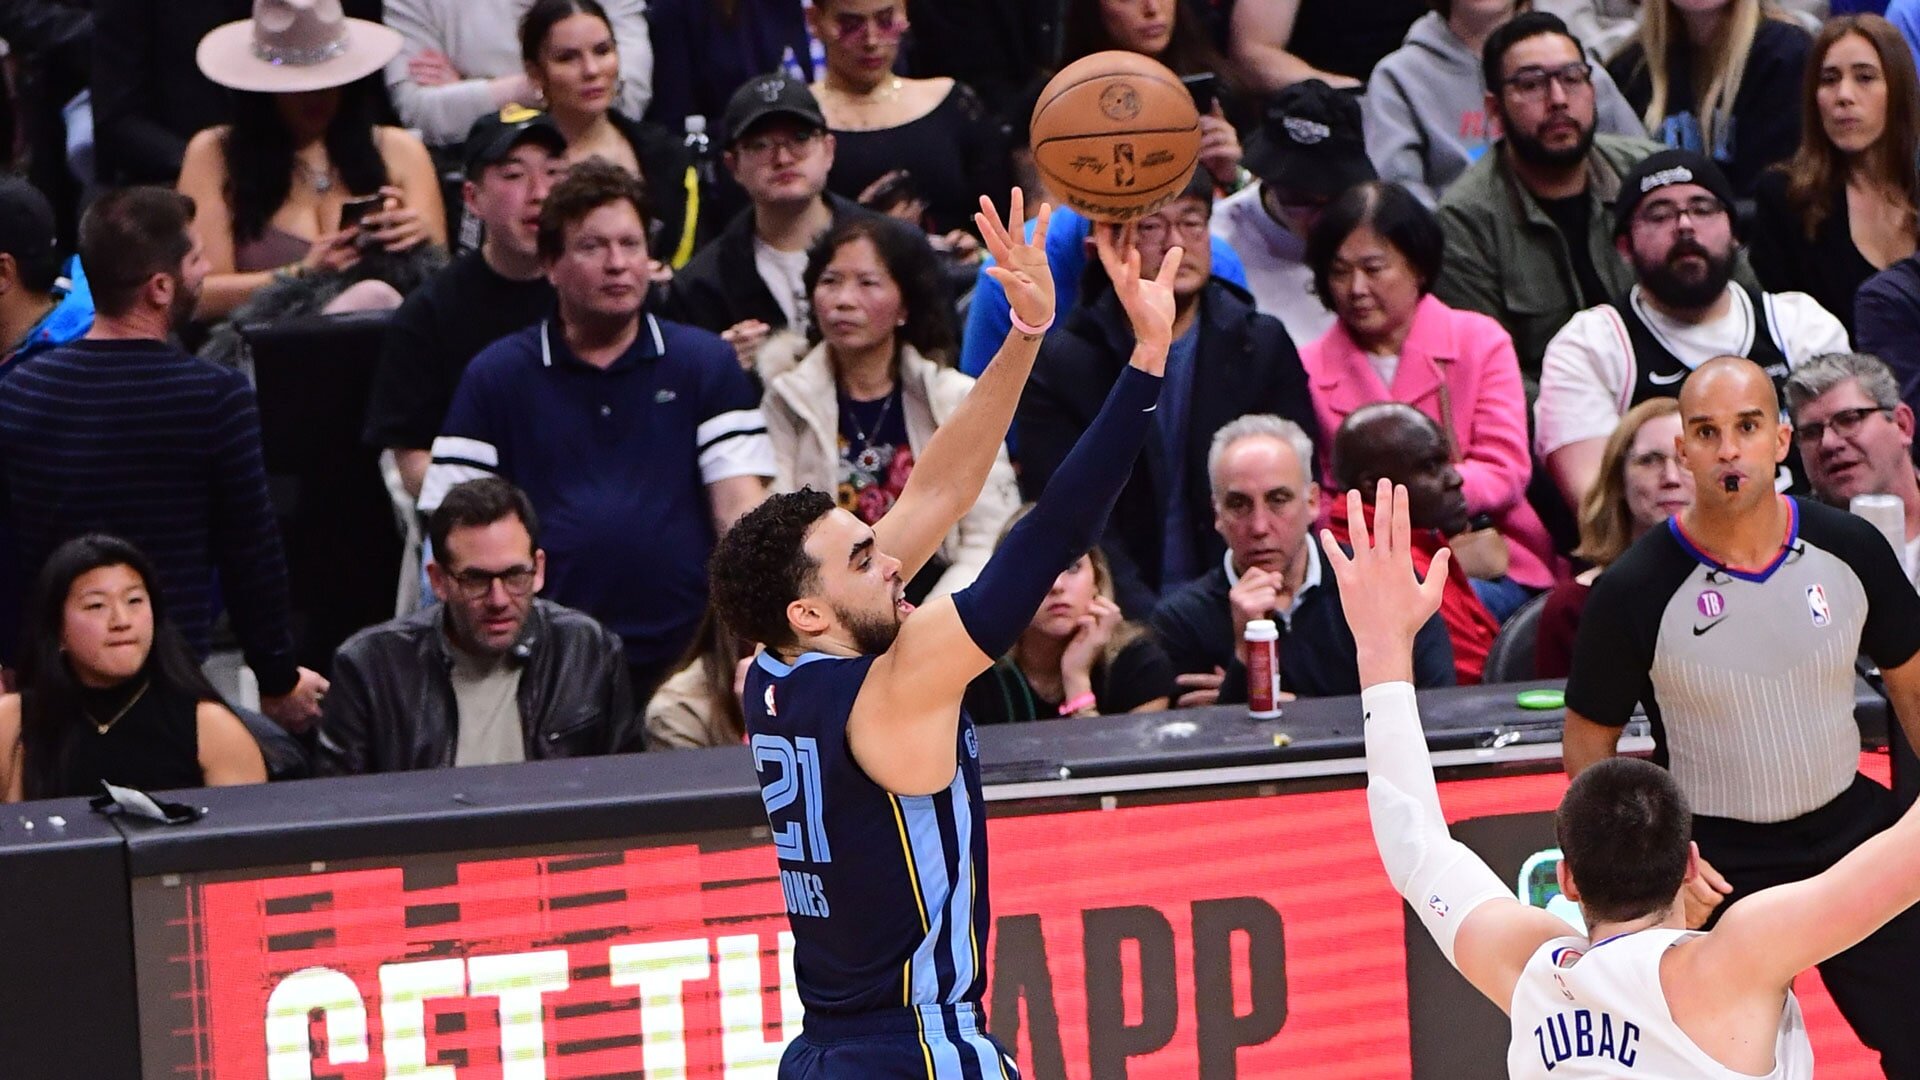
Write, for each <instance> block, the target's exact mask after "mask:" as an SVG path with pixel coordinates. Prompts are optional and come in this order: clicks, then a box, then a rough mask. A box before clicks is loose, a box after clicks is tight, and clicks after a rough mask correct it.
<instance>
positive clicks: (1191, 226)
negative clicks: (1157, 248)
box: [1134, 214, 1207, 244]
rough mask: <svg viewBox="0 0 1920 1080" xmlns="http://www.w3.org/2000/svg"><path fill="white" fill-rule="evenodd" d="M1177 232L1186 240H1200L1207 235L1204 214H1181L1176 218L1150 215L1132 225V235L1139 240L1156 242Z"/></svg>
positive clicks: (1149, 242)
mask: <svg viewBox="0 0 1920 1080" xmlns="http://www.w3.org/2000/svg"><path fill="white" fill-rule="evenodd" d="M1175 234H1178V235H1179V236H1182V237H1184V238H1186V239H1188V240H1201V239H1204V238H1205V237H1206V235H1207V218H1206V216H1205V215H1204V214H1183V215H1181V216H1180V217H1178V218H1171V219H1169V218H1163V217H1150V218H1147V219H1146V220H1145V221H1142V222H1141V223H1140V224H1138V225H1136V226H1134V235H1135V236H1137V237H1139V238H1140V240H1141V242H1143V243H1148V244H1158V243H1160V242H1161V241H1163V240H1166V239H1167V238H1168V237H1169V236H1171V235H1175Z"/></svg>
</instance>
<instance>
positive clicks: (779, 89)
mask: <svg viewBox="0 0 1920 1080" xmlns="http://www.w3.org/2000/svg"><path fill="white" fill-rule="evenodd" d="M769 116H791V117H793V118H794V119H795V120H798V121H800V122H801V123H803V124H806V125H807V126H808V127H813V128H824V127H826V126H827V118H826V116H825V115H823V114H822V113H821V112H820V103H819V102H818V101H815V100H814V97H813V91H811V90H809V89H807V84H806V83H803V82H801V81H800V80H799V79H796V78H794V77H793V76H791V75H788V74H786V73H785V72H780V71H776V72H772V73H770V74H767V75H757V76H755V77H754V78H751V79H748V80H747V81H746V83H745V84H743V85H742V86H741V87H740V89H738V90H735V91H734V92H733V97H732V99H731V100H729V101H728V102H727V112H726V115H725V116H724V117H722V119H721V125H720V126H721V128H722V129H724V131H725V137H726V140H727V142H726V145H728V146H732V145H733V144H734V143H736V142H739V141H740V136H742V135H745V134H746V133H747V129H748V128H751V127H753V125H755V124H757V123H759V122H760V121H762V120H765V119H766V118H767V117H769Z"/></svg>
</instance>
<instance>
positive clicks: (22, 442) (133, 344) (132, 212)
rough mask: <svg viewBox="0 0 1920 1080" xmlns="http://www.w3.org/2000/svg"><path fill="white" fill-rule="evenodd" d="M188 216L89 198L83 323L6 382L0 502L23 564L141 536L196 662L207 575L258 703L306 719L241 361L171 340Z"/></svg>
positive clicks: (128, 201) (159, 192)
mask: <svg viewBox="0 0 1920 1080" xmlns="http://www.w3.org/2000/svg"><path fill="white" fill-rule="evenodd" d="M193 218H194V207H193V200H191V199H189V198H187V197H186V196H184V195H180V194H178V193H177V192H173V191H169V190H166V189H164V188H155V187H135V188H123V189H120V190H118V191H111V192H108V193H106V194H104V195H102V196H101V197H100V198H99V199H97V200H96V201H95V202H94V203H93V205H92V206H91V207H89V208H88V210H87V213H86V216H85V217H84V218H82V219H81V222H80V260H81V262H83V263H84V264H86V266H87V267H88V269H89V271H90V272H91V274H92V277H91V282H92V285H93V297H94V306H95V309H96V310H95V315H94V321H93V328H92V329H91V330H89V331H88V332H87V336H86V337H84V338H82V339H80V340H78V341H75V342H72V343H71V344H68V345H66V346H64V347H62V348H58V349H53V350H50V351H48V352H45V353H42V354H40V355H39V356H36V357H34V358H32V359H30V360H27V361H24V362H22V363H20V364H17V365H15V366H14V369H13V371H12V372H11V373H10V374H9V375H8V376H7V378H6V379H5V380H4V381H0V462H4V469H5V471H4V483H5V488H6V492H5V494H6V498H5V500H4V505H5V507H6V509H7V512H8V514H9V515H10V518H11V524H12V526H13V532H14V536H15V538H16V542H17V543H18V545H19V555H20V560H21V561H20V567H36V566H39V565H40V564H41V562H42V561H43V560H45V559H46V558H47V556H48V555H49V554H50V553H51V552H52V551H53V550H54V549H55V548H57V547H58V546H59V545H60V544H61V543H62V542H64V541H66V540H67V539H69V538H71V537H74V536H78V535H80V534H82V533H89V532H109V531H110V532H112V533H113V534H114V535H117V536H122V537H125V538H126V539H127V540H129V541H131V542H132V543H134V544H135V545H137V546H138V547H139V548H140V550H141V551H144V552H146V553H147V554H148V556H149V557H150V558H151V559H152V560H153V563H154V565H155V567H156V568H157V570H158V576H157V579H156V580H157V584H158V586H159V590H160V592H161V593H162V594H163V596H164V599H165V602H166V605H167V608H168V610H169V611H170V612H171V614H172V618H173V622H174V624H175V625H176V626H178V627H179V628H180V632H181V634H182V635H183V636H184V637H185V638H186V642H187V646H188V648H189V649H191V650H192V652H193V653H194V655H195V656H196V657H199V658H202V659H204V658H205V657H206V656H207V655H208V652H209V650H210V647H211V637H212V628H213V619H214V612H215V610H216V598H215V595H214V588H215V581H216V573H217V580H218V583H219V590H220V595H219V598H218V599H219V601H220V603H219V604H218V606H219V607H224V608H225V610H226V612H227V614H228V617H229V618H230V619H231V620H232V623H233V632H234V635H235V636H236V637H238V638H239V639H240V647H241V650H242V652H243V653H244V655H245V657H246V661H247V664H248V666H249V667H251V668H252V669H253V672H254V675H255V676H256V677H257V678H258V679H259V684H260V694H261V708H262V710H263V711H264V712H266V713H267V715H269V716H271V717H272V718H273V719H274V720H276V721H278V722H279V723H280V724H281V725H282V726H285V727H287V728H290V729H293V730H300V729H302V728H304V727H305V726H306V724H307V723H308V722H309V721H311V720H312V718H313V717H315V716H317V715H318V714H319V704H318V698H319V695H320V694H322V693H324V692H325V690H326V680H325V679H322V678H321V677H320V676H319V675H318V674H316V673H314V672H312V671H308V670H306V669H305V668H299V667H296V666H295V664H294V660H293V637H292V634H291V632H290V630H289V627H288V611H287V571H286V562H285V560H284V558H283V556H282V554H281V550H280V528H279V525H278V524H277V523H276V522H275V521H274V517H273V508H272V505H271V504H270V502H269V501H268V498H267V478H266V472H265V469H264V467H263V466H262V464H261V456H260V420H259V416H258V414H257V413H256V412H255V409H254V402H253V391H252V389H251V388H250V387H248V385H247V381H246V378H245V377H244V376H242V375H241V374H240V373H239V372H237V371H233V370H230V369H227V368H222V367H219V366H217V365H215V364H212V363H210V362H208V361H204V360H199V359H196V358H194V357H192V356H188V355H187V354H186V353H183V352H181V351H180V350H178V349H176V348H174V347H173V346H172V345H170V344H168V339H169V338H170V337H171V336H172V335H173V334H174V333H175V332H176V331H177V330H178V329H179V328H180V327H181V326H183V325H185V324H186V321H187V320H188V319H189V318H190V317H191V315H192V312H193V309H194V303H195V301H196V300H197V298H198V294H199V292H200V285H201V282H202V281H203V280H204V279H205V278H206V276H207V259H206V255H205V253H204V249H203V247H202V245H201V243H200V240H199V237H198V235H197V233H196V230H195V227H194V220H193ZM15 572H16V573H24V571H22V570H20V569H18V568H16V570H15Z"/></svg>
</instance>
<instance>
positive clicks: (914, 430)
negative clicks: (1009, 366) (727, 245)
mask: <svg viewBox="0 0 1920 1080" xmlns="http://www.w3.org/2000/svg"><path fill="white" fill-rule="evenodd" d="M802 280H803V281H804V282H805V286H806V291H807V296H808V297H809V298H810V302H811V311H812V320H811V321H812V341H811V348H809V347H808V345H807V344H805V343H802V342H801V341H799V340H798V338H797V337H796V336H795V335H782V336H781V337H780V338H777V339H773V340H770V341H769V342H768V343H767V345H766V346H765V347H764V348H762V350H761V353H760V363H759V371H760V378H761V380H762V381H763V382H764V383H765V385H766V388H767V391H766V396H765V398H764V399H763V400H762V402H761V406H760V407H761V411H762V413H763V414H764V415H765V417H766V421H767V434H768V437H769V438H770V439H771V440H772V442H773V451H774V459H775V464H776V466H777V468H778V475H777V476H776V477H775V478H774V490H775V491H798V490H800V489H801V488H803V487H812V488H815V489H816V490H819V491H830V492H834V493H835V494H836V498H837V499H838V501H839V503H840V506H841V507H842V508H844V509H845V510H847V511H848V512H850V513H852V514H853V515H855V516H856V517H858V518H860V520H862V521H865V522H867V523H869V524H871V523H873V522H875V521H878V520H880V518H881V516H882V515H884V514H885V513H886V512H887V511H888V510H889V509H890V508H891V507H892V506H893V504H894V501H895V500H896V499H898V498H899V496H900V492H901V491H902V490H904V489H905V487H906V485H907V478H908V477H909V476H911V475H912V473H913V463H914V461H915V459H916V458H917V457H918V456H919V455H920V453H921V451H922V450H924V449H925V447H926V445H927V441H928V440H930V439H932V438H933V433H934V431H935V430H937V429H938V428H939V426H940V425H941V424H943V423H945V422H946V420H947V417H949V416H951V415H953V411H954V410H955V409H957V408H959V406H960V402H961V401H963V400H964V399H965V398H966V396H967V391H968V390H970V389H971V388H972V387H973V380H972V379H970V378H968V377H967V376H965V375H962V374H961V373H960V372H958V371H955V370H954V369H953V358H954V352H955V348H956V346H955V342H954V331H953V305H952V302H951V300H950V299H949V298H948V297H949V294H948V293H947V291H946V286H945V283H944V279H943V278H942V277H941V276H940V267H939V261H938V260H937V259H936V258H935V256H934V253H933V249H932V248H931V247H929V246H928V244H927V241H926V239H925V237H923V236H921V235H920V234H919V233H918V232H917V231H916V230H914V229H913V228H912V227H910V226H908V225H905V224H902V223H901V222H898V221H893V220H890V219H887V218H881V217H875V216H870V215H861V216H857V217H848V218H843V219H842V220H841V221H840V222H839V223H838V224H836V225H834V226H833V228H831V229H829V230H828V231H827V234H826V235H825V236H823V237H821V239H820V241H819V242H818V243H817V244H815V245H814V248H813V251H812V253H811V254H810V255H809V256H808V259H807V269H806V274H805V275H804V277H803V279H802ZM1019 504H1020V496H1019V493H1018V491H1017V490H1016V488H1015V486H1014V479H1013V466H1012V465H1011V464H1009V463H1008V461H1007V456H1006V449H1005V448H1004V447H1002V448H1001V451H1000V458H999V460H998V461H997V462H996V463H995V464H994V467H993V472H992V473H991V474H990V475H989V477H988V479H987V483H986V487H985V488H984V489H982V491H981V493H980V498H979V499H978V501H976V502H975V503H974V506H973V509H972V510H970V511H968V512H967V515H966V516H965V517H963V518H961V519H960V524H959V525H957V526H956V527H955V528H954V530H953V532H952V533H951V534H950V535H948V537H947V539H946V542H945V543H943V544H942V545H941V547H940V554H939V556H938V557H937V558H935V559H934V560H933V561H932V562H931V563H929V564H928V568H927V569H926V570H923V571H922V572H921V575H920V577H918V578H916V579H915V580H914V582H913V583H912V584H910V585H909V586H908V590H907V595H908V598H909V599H911V600H913V601H914V602H915V603H918V602H919V601H920V599H921V598H923V597H925V596H928V595H935V594H939V593H947V592H952V591H954V590H956V589H961V588H964V587H966V586H967V585H968V584H970V583H971V582H972V581H973V579H974V576H975V575H976V574H978V573H979V572H980V568H981V567H982V566H985V565H986V561H987V556H988V555H990V554H991V553H992V551H993V545H994V543H995V539H996V538H997V537H998V536H999V535H1000V528H1001V526H1002V525H1003V524H1004V523H1005V522H1006V520H1007V518H1008V516H1009V515H1011V514H1012V513H1013V511H1014V509H1015V508H1016V507H1017V506H1019Z"/></svg>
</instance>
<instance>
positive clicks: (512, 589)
mask: <svg viewBox="0 0 1920 1080" xmlns="http://www.w3.org/2000/svg"><path fill="white" fill-rule="evenodd" d="M533 574H534V571H533V567H531V566H525V565H522V566H509V567H507V568H506V569H505V570H479V569H467V570H462V571H460V572H459V573H457V574H448V575H447V577H448V578H449V579H451V580H452V581H453V587H454V589H455V590H456V591H457V592H459V594H460V596H461V597H462V598H463V599H467V600H478V599H480V598H481V597H483V596H487V595H489V594H490V593H492V592H493V583H494V582H496V581H498V582H499V583H500V584H501V585H503V586H505V587H506V590H507V595H508V596H516V597H518V596H525V595H527V594H528V593H530V592H532V591H533Z"/></svg>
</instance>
